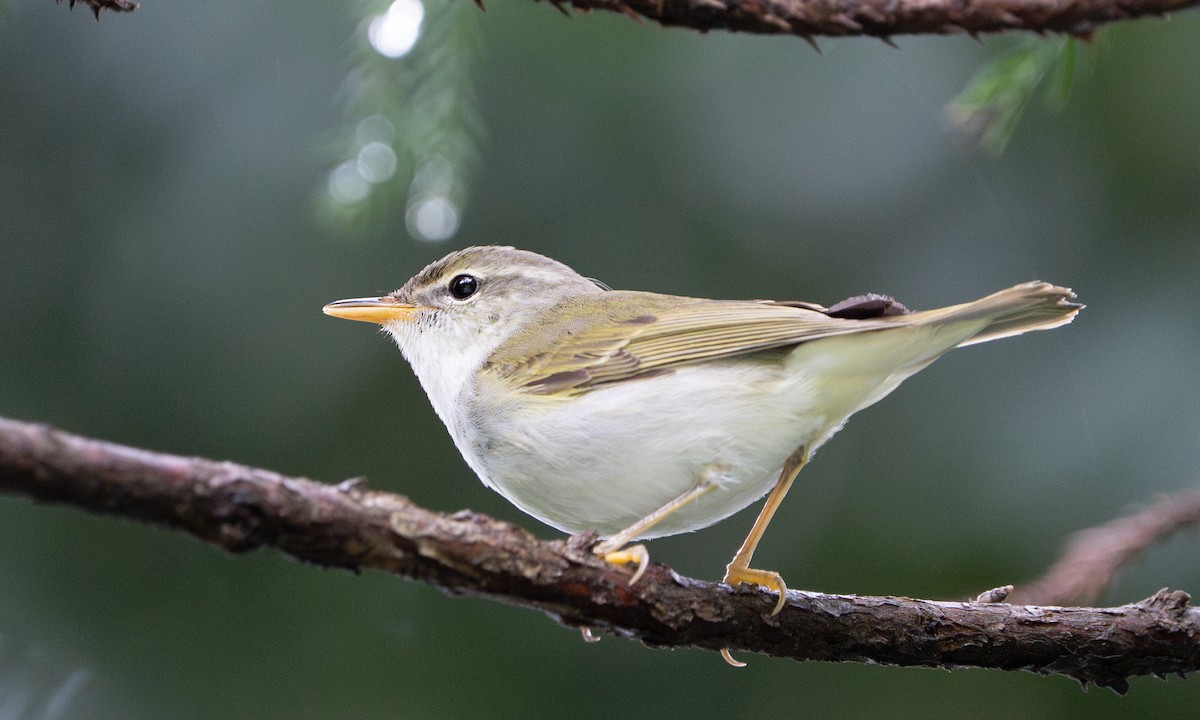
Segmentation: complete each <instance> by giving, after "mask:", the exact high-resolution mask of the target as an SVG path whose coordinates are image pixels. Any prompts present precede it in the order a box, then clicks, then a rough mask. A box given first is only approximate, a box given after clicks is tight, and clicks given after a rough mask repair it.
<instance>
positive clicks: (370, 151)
mask: <svg viewBox="0 0 1200 720" xmlns="http://www.w3.org/2000/svg"><path fill="white" fill-rule="evenodd" d="M357 163H358V173H359V174H360V175H362V177H363V179H365V180H366V181H367V182H369V183H381V182H384V181H385V180H389V179H391V177H392V176H393V175H395V174H396V151H395V150H392V148H391V146H390V145H385V144H383V143H381V142H379V141H378V140H376V141H375V142H370V143H367V144H366V145H364V146H363V148H362V149H361V150H359V151H358V160H357Z"/></svg>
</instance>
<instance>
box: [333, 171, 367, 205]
mask: <svg viewBox="0 0 1200 720" xmlns="http://www.w3.org/2000/svg"><path fill="white" fill-rule="evenodd" d="M370 191H371V183H369V182H367V179H366V178H365V177H363V175H362V173H361V172H359V169H358V163H357V162H355V161H353V160H350V161H347V162H344V163H342V164H341V165H338V166H337V167H336V168H334V169H333V172H331V173H329V195H330V196H331V197H332V198H333V199H334V200H336V201H338V202H340V203H342V204H343V205H353V204H355V203H359V202H362V201H363V200H364V199H365V198H366V197H367V193H368V192H370Z"/></svg>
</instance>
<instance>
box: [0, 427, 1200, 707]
mask: <svg viewBox="0 0 1200 720" xmlns="http://www.w3.org/2000/svg"><path fill="white" fill-rule="evenodd" d="M0 492H4V493H11V494H21V495H26V496H28V497H31V498H34V499H36V500H40V501H44V502H54V503H63V504H68V505H74V506H76V507H80V508H82V509H85V510H89V511H92V512H98V513H105V514H109V515H117V516H121V517H126V518H132V519H136V520H142V521H145V522H150V523H154V524H157V525H162V526H165V527H169V528H174V529H177V530H183V531H184V532H187V533H189V534H191V535H194V536H196V537H198V538H200V539H202V540H206V541H208V542H210V543H212V544H214V545H216V546H218V547H221V548H224V549H226V550H229V551H231V552H245V551H248V550H251V549H254V548H257V547H260V546H268V547H274V548H276V549H278V550H281V551H283V552H285V553H287V554H289V555H291V556H293V557H295V558H297V559H299V560H303V561H305V562H309V563H313V564H316V565H321V566H324V567H339V568H348V569H352V570H359V569H361V568H377V569H380V570H384V571H387V572H390V573H394V574H396V575H400V576H403V577H408V578H411V579H415V580H419V581H421V582H425V583H428V584H430V585H433V586H435V587H438V588H441V589H442V590H443V591H445V592H447V593H450V594H456V595H474V596H479V597H486V598H491V599H495V600H500V601H503V602H507V603H511V604H514V605H520V606H523V607H529V608H534V609H537V610H540V611H542V612H544V613H546V614H547V615H550V616H551V617H553V618H555V619H556V620H558V621H559V622H561V623H563V624H565V625H569V626H576V627H578V626H590V627H593V628H602V629H607V630H609V631H610V632H612V633H614V634H617V635H620V636H623V637H628V638H633V639H637V640H641V641H642V642H643V643H645V644H647V645H650V646H654V647H694V648H705V649H710V650H719V649H722V648H730V649H733V650H741V651H750V652H759V653H764V654H767V655H774V656H782V657H791V658H795V659H797V660H827V661H855V662H862V661H871V662H877V663H885V664H893V665H917V666H926V667H943V668H956V667H985V668H996V669H1002V670H1017V669H1021V670H1029V671H1032V672H1035V673H1039V674H1060V675H1067V676H1069V677H1073V678H1075V679H1077V680H1079V681H1080V682H1083V683H1087V682H1093V683H1096V684H1097V685H1101V686H1104V687H1109V688H1112V689H1114V690H1116V691H1118V692H1124V691H1125V690H1126V689H1127V688H1128V683H1127V681H1126V678H1128V677H1130V676H1134V675H1144V674H1156V675H1160V676H1161V675H1165V674H1166V673H1180V674H1183V673H1188V672H1194V671H1195V670H1197V668H1200V610H1197V609H1196V608H1193V607H1189V605H1188V601H1189V597H1188V595H1187V594H1186V593H1183V592H1167V591H1166V590H1163V591H1160V592H1159V593H1158V594H1156V595H1155V596H1153V597H1151V598H1148V599H1146V600H1144V601H1142V602H1139V603H1134V604H1131V605H1123V606H1121V607H1114V608H1103V609H1097V608H1058V607H1038V606H1015V605H1005V604H1000V603H984V602H973V603H964V602H934V601H929V600H914V599H910V598H901V597H859V596H854V595H824V594H819V593H810V592H799V591H791V592H790V593H789V594H788V603H787V606H786V607H785V608H784V610H783V612H782V613H780V614H779V615H777V616H774V617H772V616H771V615H770V610H771V608H772V606H773V605H774V599H773V598H771V597H769V596H767V595H766V594H765V593H763V592H761V591H757V590H751V589H745V588H743V589H739V590H734V589H731V588H729V587H728V586H725V585H719V584H715V583H708V582H702V581H699V580H692V579H689V578H684V577H680V576H678V575H676V574H675V573H673V572H671V570H670V569H668V568H666V567H663V566H660V565H652V566H651V567H650V568H649V569H648V570H647V572H646V574H645V576H644V578H643V579H642V580H640V581H639V582H638V583H637V584H636V585H633V586H630V585H629V577H630V574H629V572H628V571H627V570H625V569H622V568H616V567H613V566H611V565H608V564H607V563H605V562H603V561H601V560H600V559H598V558H596V557H595V556H594V555H592V554H591V553H590V552H588V551H587V548H586V545H587V544H588V541H587V540H586V539H585V540H580V539H575V540H570V541H541V540H538V539H536V538H534V537H533V536H532V535H530V534H529V533H527V532H525V531H524V530H522V529H520V528H518V527H516V526H513V525H510V524H507V523H503V522H499V521H496V520H492V519H491V518H488V517H485V516H483V515H478V514H475V513H471V512H466V511H463V512H458V513H455V514H453V515H442V514H439V513H435V512H431V511H429V510H425V509H423V508H420V507H417V506H416V505H414V504H412V503H411V502H410V501H408V500H407V499H405V498H403V497H400V496H397V495H392V494H389V493H383V492H376V491H370V490H365V489H363V488H362V487H361V486H359V485H358V484H356V483H354V482H346V483H342V484H341V485H337V486H332V485H324V484H321V483H317V482H313V481H311V480H306V479H302V478H292V477H284V476H282V475H278V474H276V473H273V472H270V471H267V470H259V469H255V468H250V467H245V466H242V465H236V464H234V463H229V462H216V461H212V460H205V459H201V458H185V457H179V456H175V455H166V454H161V453H155V452H150V451H147V450H139V449H136V448H130V447H125V446H121V445H115V444H112V443H107V442H102V441H99V440H91V439H87V438H83V437H79V436H77V435H71V434H68V433H65V432H62V431H59V430H55V429H53V428H50V427H47V426H44V425H34V424H29V423H22V422H17V421H13V420H5V419H0ZM1000 596H1002V593H1001V594H1000V595H996V597H1000Z"/></svg>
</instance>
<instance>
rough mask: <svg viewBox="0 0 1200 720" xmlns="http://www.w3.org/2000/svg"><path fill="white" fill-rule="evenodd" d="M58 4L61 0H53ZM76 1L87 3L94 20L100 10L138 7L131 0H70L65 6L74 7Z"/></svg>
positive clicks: (129, 9)
mask: <svg viewBox="0 0 1200 720" xmlns="http://www.w3.org/2000/svg"><path fill="white" fill-rule="evenodd" d="M54 2H55V3H56V4H58V5H61V4H62V0H54ZM76 2H78V3H80V4H83V5H87V6H88V9H90V10H91V11H92V14H93V15H95V16H96V20H99V19H100V11H101V10H112V11H113V12H133V11H134V10H137V9H138V4H137V3H135V2H133V1H132V0H71V2H70V4H69V5H68V6H67V7H69V8H70V9H72V10H74V9H75V3H76Z"/></svg>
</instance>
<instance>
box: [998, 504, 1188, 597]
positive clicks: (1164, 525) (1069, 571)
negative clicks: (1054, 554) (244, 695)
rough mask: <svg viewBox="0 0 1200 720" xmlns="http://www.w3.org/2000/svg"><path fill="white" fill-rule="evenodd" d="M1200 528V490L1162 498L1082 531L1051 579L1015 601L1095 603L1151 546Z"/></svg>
mask: <svg viewBox="0 0 1200 720" xmlns="http://www.w3.org/2000/svg"><path fill="white" fill-rule="evenodd" d="M1195 525H1200V488H1193V489H1191V490H1187V491H1184V492H1181V493H1179V494H1177V495H1170V496H1167V497H1164V498H1161V499H1160V500H1158V501H1157V502H1155V503H1154V504H1152V505H1150V506H1149V507H1146V508H1145V509H1143V510H1141V511H1139V512H1137V513H1134V514H1133V515H1128V516H1126V517H1122V518H1117V519H1116V520H1113V521H1111V522H1108V523H1105V524H1104V525H1099V526H1097V527H1094V528H1088V529H1087V530H1082V531H1080V532H1078V533H1076V534H1075V536H1074V537H1072V538H1071V541H1070V543H1069V544H1068V545H1067V549H1066V551H1065V552H1063V554H1062V557H1061V558H1059V559H1058V560H1057V561H1056V562H1055V563H1054V565H1052V566H1051V567H1050V569H1049V570H1047V571H1046V574H1045V575H1043V576H1042V577H1041V578H1039V579H1038V580H1036V581H1035V582H1032V583H1030V584H1028V585H1024V586H1022V587H1021V588H1020V589H1018V590H1017V592H1015V593H1014V594H1013V599H1014V600H1020V601H1022V602H1025V601H1027V600H1028V601H1033V602H1038V603H1044V604H1050V605H1065V604H1068V603H1079V602H1084V603H1091V602H1095V601H1096V600H1097V599H1098V598H1099V597H1100V595H1101V594H1102V593H1103V592H1104V591H1105V590H1106V589H1107V588H1108V586H1109V585H1111V584H1112V582H1113V580H1115V579H1116V577H1117V573H1119V572H1120V571H1121V569H1122V568H1123V567H1125V566H1126V565H1128V564H1129V563H1131V562H1133V561H1134V560H1136V559H1137V558H1138V557H1140V556H1141V555H1142V554H1143V553H1145V552H1146V550H1147V549H1149V547H1150V546H1151V545H1153V544H1154V543H1156V542H1160V541H1162V540H1164V539H1165V538H1167V537H1169V536H1171V535H1173V534H1175V533H1176V532H1179V531H1180V530H1182V529H1184V528H1187V527H1191V526H1195Z"/></svg>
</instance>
